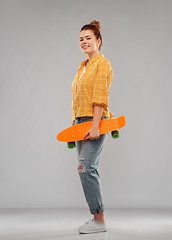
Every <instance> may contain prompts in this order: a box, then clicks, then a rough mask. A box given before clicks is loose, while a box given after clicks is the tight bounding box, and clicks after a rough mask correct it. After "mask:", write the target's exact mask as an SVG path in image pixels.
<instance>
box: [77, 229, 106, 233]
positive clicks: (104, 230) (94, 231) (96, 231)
mask: <svg viewBox="0 0 172 240" xmlns="http://www.w3.org/2000/svg"><path fill="white" fill-rule="evenodd" d="M99 232H107V229H101V230H93V231H82V230H81V231H79V233H99Z"/></svg>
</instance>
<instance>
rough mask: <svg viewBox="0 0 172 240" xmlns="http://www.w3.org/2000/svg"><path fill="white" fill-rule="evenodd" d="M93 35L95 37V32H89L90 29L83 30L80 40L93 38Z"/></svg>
mask: <svg viewBox="0 0 172 240" xmlns="http://www.w3.org/2000/svg"><path fill="white" fill-rule="evenodd" d="M93 35H94V33H93V31H92V30H89V29H87V30H82V31H81V32H80V38H83V37H86V36H93Z"/></svg>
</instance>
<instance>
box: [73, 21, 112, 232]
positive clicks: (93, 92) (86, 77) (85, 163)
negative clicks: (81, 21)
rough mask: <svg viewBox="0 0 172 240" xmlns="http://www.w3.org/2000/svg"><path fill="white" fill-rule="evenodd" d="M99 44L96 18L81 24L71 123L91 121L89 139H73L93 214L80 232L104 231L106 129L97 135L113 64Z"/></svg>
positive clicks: (104, 115)
mask: <svg viewBox="0 0 172 240" xmlns="http://www.w3.org/2000/svg"><path fill="white" fill-rule="evenodd" d="M101 45H102V37H101V26H100V23H99V22H98V21H95V20H94V21H92V22H91V23H90V24H86V25H84V26H83V27H82V28H81V30H80V48H81V50H82V51H83V52H84V53H85V54H87V55H88V59H86V60H85V61H83V62H81V66H80V67H79V69H78V72H77V74H76V76H75V79H74V80H73V82H72V88H71V90H72V95H73V100H72V120H73V123H72V124H73V125H74V124H79V123H82V122H86V121H93V124H92V127H91V129H90V130H89V131H88V132H87V133H86V134H85V136H84V137H86V136H87V135H88V134H89V136H90V138H89V139H85V140H82V141H77V142H76V149H77V156H78V169H77V170H78V173H79V176H80V180H81V184H82V188H83V191H84V195H85V198H86V202H87V204H88V206H89V210H90V213H91V214H93V215H94V218H92V219H90V220H89V221H87V222H86V223H85V225H84V226H82V227H80V228H79V232H80V233H91V232H101V231H107V229H106V223H105V219H104V204H103V200H102V191H101V187H100V176H99V173H98V170H97V168H98V163H99V158H100V153H101V151H102V149H103V146H104V143H105V140H106V137H107V133H106V134H102V135H100V130H99V123H100V120H101V119H105V118H112V117H113V116H114V115H113V114H112V113H111V112H110V111H109V109H108V104H109V88H110V85H111V83H112V79H113V72H112V67H111V64H110V62H109V60H108V59H107V58H105V57H104V55H103V54H100V48H101Z"/></svg>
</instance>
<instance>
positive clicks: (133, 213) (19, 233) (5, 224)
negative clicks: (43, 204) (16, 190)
mask: <svg viewBox="0 0 172 240" xmlns="http://www.w3.org/2000/svg"><path fill="white" fill-rule="evenodd" d="M92 217H93V215H91V214H90V213H89V211H88V209H57V208H49V209H43V208H42V209H41V208H40V209H36V208H35V209H34V208H31V209H0V240H6V239H10V240H13V239H16V240H20V239H23V240H25V239H27V240H55V239H61V240H78V239H88V240H152V239H155V240H160V239H161V240H172V209H138V208H133V209H125V208H123V209H122V208H121V209H106V210H105V221H106V225H107V232H102V233H91V234H79V232H78V228H79V227H80V226H81V225H83V224H84V223H85V222H86V221H88V220H89V219H90V218H92Z"/></svg>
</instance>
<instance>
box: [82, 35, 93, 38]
mask: <svg viewBox="0 0 172 240" xmlns="http://www.w3.org/2000/svg"><path fill="white" fill-rule="evenodd" d="M88 36H91V35H86V37H88ZM80 38H83V37H80Z"/></svg>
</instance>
